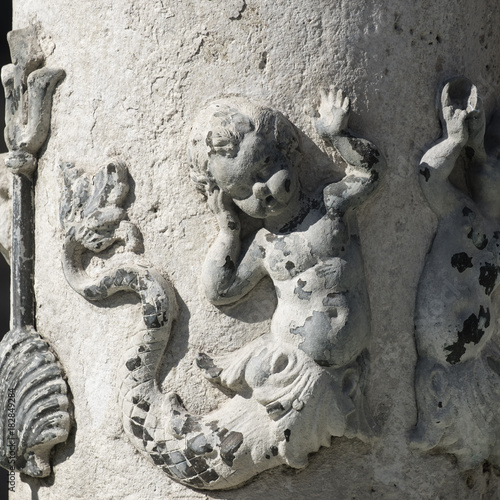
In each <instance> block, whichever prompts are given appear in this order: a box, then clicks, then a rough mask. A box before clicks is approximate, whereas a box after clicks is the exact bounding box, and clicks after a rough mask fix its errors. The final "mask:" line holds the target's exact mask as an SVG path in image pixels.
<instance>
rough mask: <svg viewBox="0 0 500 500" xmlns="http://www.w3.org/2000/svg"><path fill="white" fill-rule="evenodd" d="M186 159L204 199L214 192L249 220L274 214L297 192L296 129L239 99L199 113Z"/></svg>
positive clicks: (273, 113)
mask: <svg viewBox="0 0 500 500" xmlns="http://www.w3.org/2000/svg"><path fill="white" fill-rule="evenodd" d="M188 158H189V163H190V166H191V179H192V180H193V182H194V183H195V184H196V187H197V189H198V190H199V191H200V192H201V193H202V194H203V195H204V196H206V197H208V196H209V194H210V193H212V192H213V191H214V190H215V189H220V190H222V191H224V192H226V193H227V194H229V196H230V197H231V198H232V199H233V201H234V202H235V204H236V205H238V206H239V207H240V208H241V209H242V210H243V211H244V212H246V213H247V214H248V215H251V216H253V217H257V218H264V217H267V216H268V215H274V214H275V213H276V212H279V210H280V209H281V207H283V206H286V204H287V203H288V201H289V200H290V198H291V196H292V195H293V194H294V192H296V190H297V187H298V169H297V167H298V164H299V162H300V159H301V146H300V139H299V135H298V132H297V130H296V129H295V127H294V126H293V125H292V124H291V123H290V121H289V120H288V119H287V118H285V117H284V116H283V115H282V114H281V113H280V112H279V111H276V110H274V109H272V108H269V107H266V106H259V105H257V104H254V103H252V102H251V101H249V100H248V99H245V98H241V97H240V98H231V99H221V100H217V101H214V102H212V103H211V104H209V105H208V106H207V107H205V108H204V109H203V110H202V111H201V112H200V114H199V116H198V118H197V120H196V121H195V124H194V126H193V129H192V132H191V136H190V138H189V146H188Z"/></svg>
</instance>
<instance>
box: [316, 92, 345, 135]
mask: <svg viewBox="0 0 500 500" xmlns="http://www.w3.org/2000/svg"><path fill="white" fill-rule="evenodd" d="M320 96H321V102H320V105H319V108H318V113H319V118H317V119H316V123H315V125H316V130H317V131H318V134H319V135H320V136H321V137H323V138H328V137H331V136H335V135H338V134H340V133H341V132H342V131H344V130H345V129H346V128H347V122H348V120H349V112H350V108H351V103H350V100H349V98H348V97H347V96H346V95H345V94H344V92H343V91H342V90H341V89H335V88H334V87H330V89H329V91H328V92H325V91H324V90H321V91H320Z"/></svg>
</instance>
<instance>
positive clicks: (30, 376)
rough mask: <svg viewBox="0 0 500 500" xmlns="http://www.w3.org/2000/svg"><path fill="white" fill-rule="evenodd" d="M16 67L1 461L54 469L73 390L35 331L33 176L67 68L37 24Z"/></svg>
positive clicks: (16, 48) (1, 353)
mask: <svg viewBox="0 0 500 500" xmlns="http://www.w3.org/2000/svg"><path fill="white" fill-rule="evenodd" d="M7 39H8V42H9V46H10V51H11V57H12V64H9V65H7V66H4V67H3V68H2V83H3V86H4V89H5V96H6V106H5V122H6V128H5V140H6V143H7V146H8V148H9V153H8V154H7V157H6V159H5V165H6V166H7V168H8V169H9V170H10V171H11V172H12V174H13V175H12V255H11V325H10V327H11V328H10V331H9V332H8V333H7V334H6V336H5V337H4V339H3V340H2V342H1V343H0V465H1V466H2V467H5V468H6V469H8V470H10V471H13V470H18V471H21V472H23V473H25V474H28V475H30V476H33V477H44V476H47V475H49V474H50V472H51V468H50V463H49V462H50V453H51V450H52V448H53V447H54V446H55V445H56V444H57V443H61V442H64V441H66V439H67V437H68V433H69V430H70V426H71V417H70V414H69V400H68V387H67V384H66V381H65V380H64V378H63V373H62V368H61V366H60V364H59V362H58V360H57V357H56V356H55V354H54V353H53V352H52V350H51V348H50V346H49V345H48V343H47V342H46V341H45V340H43V339H42V338H41V336H40V335H39V334H38V333H37V332H36V330H35V300H34V289H33V276H34V257H35V235H34V229H35V228H34V181H33V173H34V171H35V169H36V166H37V154H38V152H39V150H40V148H41V147H42V145H43V144H44V142H45V141H46V139H47V136H48V133H49V128H50V115H51V108H52V96H53V93H54V91H55V88H56V85H57V84H58V82H59V81H61V80H62V79H63V78H64V75H65V74H64V71H63V70H61V69H51V68H46V67H44V62H45V60H44V56H43V53H42V51H41V49H40V46H39V44H38V41H37V36H36V30H35V28H34V27H29V28H26V29H21V30H16V31H11V32H10V33H9V34H8V35H7Z"/></svg>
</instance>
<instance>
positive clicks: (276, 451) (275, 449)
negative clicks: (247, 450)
mask: <svg viewBox="0 0 500 500" xmlns="http://www.w3.org/2000/svg"><path fill="white" fill-rule="evenodd" d="M271 453H272V454H273V457H276V456H278V447H277V446H271Z"/></svg>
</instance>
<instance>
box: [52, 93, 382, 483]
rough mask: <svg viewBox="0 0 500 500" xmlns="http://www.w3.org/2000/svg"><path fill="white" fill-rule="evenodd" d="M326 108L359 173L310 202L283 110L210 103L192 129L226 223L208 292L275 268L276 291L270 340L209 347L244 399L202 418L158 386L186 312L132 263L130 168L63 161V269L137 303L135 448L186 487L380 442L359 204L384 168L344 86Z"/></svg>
mask: <svg viewBox="0 0 500 500" xmlns="http://www.w3.org/2000/svg"><path fill="white" fill-rule="evenodd" d="M320 114H321V116H320V118H319V119H318V120H317V123H316V125H317V128H318V131H319V133H320V134H321V135H322V137H323V138H324V139H325V140H327V141H329V142H330V143H331V144H332V145H333V146H334V147H335V148H336V149H337V150H338V151H339V152H340V153H341V154H342V156H343V158H344V159H345V160H346V161H347V162H348V164H349V166H348V169H347V172H346V175H345V177H344V178H343V179H342V180H341V181H340V182H337V183H333V184H329V185H328V186H326V187H324V189H320V190H318V192H317V193H315V194H313V195H309V194H306V193H305V192H303V190H302V189H301V185H300V181H299V177H298V171H297V169H298V168H299V165H300V161H301V155H302V152H301V147H300V140H299V135H298V132H297V131H296V129H295V127H294V126H293V125H292V124H291V123H290V122H289V121H288V120H287V119H286V118H285V117H284V116H283V115H282V114H281V113H279V112H277V111H275V110H272V109H270V108H266V107H257V106H255V105H253V104H251V103H250V102H249V101H248V100H246V99H237V98H234V99H230V100H227V101H226V100H223V101H218V102H216V103H213V104H211V105H210V106H208V107H207V108H206V109H204V110H203V111H202V113H201V114H200V117H199V118H198V120H197V122H196V123H195V125H194V127H193V132H192V134H191V138H190V146H189V155H190V161H191V164H192V167H193V179H194V180H195V182H196V184H197V186H198V187H199V188H200V189H201V190H202V191H203V192H204V193H205V194H206V195H207V197H208V201H209V204H210V207H211V209H212V210H213V212H214V213H215V215H216V217H217V220H218V222H219V226H220V233H219V236H218V237H217V240H216V242H215V243H214V244H213V245H212V247H211V249H210V252H209V255H208V256H207V260H206V262H205V265H204V270H203V282H204V285H205V290H206V292H207V295H208V297H209V299H210V300H211V301H212V302H214V303H216V304H223V303H228V302H234V301H237V300H239V299H240V298H242V297H243V296H244V295H245V294H246V293H247V292H249V290H250V289H251V288H252V287H254V286H255V285H256V284H257V282H258V281H259V280H260V279H261V278H263V277H264V276H265V275H270V276H271V278H272V279H273V281H274V284H275V287H276V291H277V294H278V307H277V309H276V311H275V313H274V317H273V322H272V325H273V326H272V331H271V332H270V333H269V334H267V335H264V336H262V337H261V338H258V339H257V340H255V341H253V342H251V343H250V344H249V345H247V346H246V347H244V348H242V349H241V350H240V351H238V352H234V353H230V354H228V355H226V356H223V357H220V358H217V359H212V358H210V357H209V356H208V355H206V354H203V353H200V354H199V356H198V365H199V367H200V368H201V370H202V373H203V374H204V375H205V376H206V377H208V378H209V379H210V380H211V381H212V382H214V383H217V384H220V385H222V386H225V387H226V388H229V389H231V391H232V393H233V394H234V396H233V397H232V398H230V399H228V400H227V402H226V403H224V404H223V405H221V406H220V407H219V408H218V409H216V410H214V411H212V412H210V413H208V414H206V415H191V414H190V413H189V412H188V411H187V409H186V408H184V406H183V405H182V402H181V401H180V400H179V398H178V397H177V396H176V395H175V394H174V393H167V394H164V393H162V392H161V389H160V387H159V385H158V382H157V374H158V371H159V367H160V366H161V362H162V358H163V354H164V352H165V349H166V347H167V345H168V339H169V336H170V334H171V329H172V322H173V321H174V320H175V317H176V314H177V305H176V299H175V293H174V291H173V288H172V286H171V285H170V284H169V282H168V281H166V280H165V279H164V278H163V277H162V276H160V275H159V274H158V273H157V272H155V271H154V270H153V269H151V267H150V266H148V264H147V263H145V262H141V260H140V259H139V257H138V256H137V249H138V248H139V244H140V235H139V232H138V230H137V228H136V227H135V226H134V225H133V224H132V223H130V222H129V221H127V220H126V211H125V210H124V209H123V203H124V201H125V198H126V196H127V192H128V181H127V178H128V177H127V176H128V174H127V170H126V167H125V165H123V164H122V163H121V162H120V161H113V162H111V163H109V164H108V165H106V166H104V167H102V168H101V169H100V170H99V172H98V173H97V174H96V176H95V177H94V179H93V181H92V182H90V181H89V179H88V178H86V177H85V176H82V175H80V174H79V173H78V171H77V170H76V169H75V168H74V167H73V166H72V165H69V164H65V165H63V171H64V177H65V190H64V192H65V194H64V197H63V200H62V203H61V222H62V225H63V227H64V230H65V234H66V237H65V244H64V261H63V268H64V272H65V276H66V278H67V280H68V283H69V284H70V285H71V286H72V287H73V289H74V290H75V291H77V292H78V293H79V294H81V295H82V296H83V297H85V298H86V299H88V300H91V301H100V300H102V299H104V298H105V297H108V296H110V295H112V294H114V293H116V292H119V291H130V292H133V293H136V294H137V295H138V296H139V297H140V299H141V303H142V311H143V323H144V325H143V326H142V327H141V328H139V329H138V331H137V332H136V333H134V334H132V335H131V337H130V338H129V339H128V341H127V342H128V348H127V349H126V351H125V355H124V357H123V360H122V363H121V371H120V373H119V378H120V385H121V390H120V400H121V405H122V409H123V425H124V429H125V432H126V434H127V435H128V437H129V439H130V440H131V442H132V443H133V444H134V446H135V447H136V448H137V449H138V450H139V451H141V452H142V453H143V454H145V455H146V456H147V457H148V458H149V459H150V460H151V461H152V462H153V463H154V464H156V465H157V466H159V467H160V468H161V469H162V470H163V471H164V472H165V473H166V474H167V475H168V476H169V477H171V478H172V479H174V480H176V481H179V482H181V483H183V484H186V485H189V486H192V487H195V488H202V489H228V488H234V487H236V486H239V485H241V484H242V483H244V482H245V481H247V480H248V479H250V478H251V477H253V476H255V475H256V474H258V473H260V472H262V471H264V470H266V469H269V468H272V467H276V466H278V465H281V464H288V465H290V466H292V467H297V468H301V467H305V466H306V465H307V455H308V454H309V453H311V452H314V451H317V450H318V449H319V448H320V446H330V441H331V436H350V437H353V436H357V437H360V438H361V439H369V438H370V437H371V436H372V435H373V429H372V428H371V425H370V417H369V415H368V414H367V412H366V409H365V400H364V394H363V388H364V387H363V384H364V382H363V381H364V377H365V376H366V366H367V364H368V354H367V348H368V339H369V332H370V319H369V302H368V297H367V294H366V290H365V285H364V273H363V263H362V258H361V253H360V248H359V240H358V237H357V235H356V234H355V223H354V221H353V220H352V217H351V214H350V213H351V210H352V209H354V208H355V207H357V206H359V205H360V204H361V203H363V201H364V200H365V199H366V198H367V197H368V196H369V195H370V194H371V193H372V191H373V188H374V187H375V185H376V182H377V179H378V174H379V172H380V171H381V170H382V169H383V164H384V162H383V159H382V157H381V156H380V155H379V153H378V152H377V150H376V149H375V148H374V147H373V145H372V144H370V143H369V142H368V141H366V140H363V139H357V138H354V137H352V136H350V135H349V134H347V133H346V131H345V129H346V126H347V120H348V114H349V100H348V99H347V98H346V97H345V96H344V95H343V94H342V93H341V92H339V93H333V92H330V93H328V94H324V95H323V100H322V103H321V107H320ZM235 205H236V206H237V207H238V208H236V206H235ZM238 210H242V211H243V212H245V213H246V214H247V215H249V216H251V217H255V218H259V219H262V220H263V221H264V222H265V228H263V229H261V230H260V231H258V232H257V233H256V234H253V235H252V236H251V238H250V244H249V245H246V244H245V243H243V246H242V243H241V242H240V237H239V233H240V218H239V216H238V213H239V212H238ZM119 245H121V246H122V247H123V249H124V252H123V253H122V254H121V255H119V254H118V253H117V252H115V249H118V247H119ZM105 249H108V254H109V252H111V253H112V254H113V258H114V257H116V258H117V259H118V260H119V261H120V262H121V263H125V264H121V263H120V264H110V261H112V260H113V259H108V260H109V262H108V267H109V269H108V270H107V271H104V272H102V273H101V274H100V275H99V276H98V277H91V276H89V275H88V274H87V273H86V272H85V270H84V265H83V261H82V258H83V256H84V255H85V253H87V252H91V253H92V254H99V253H100V252H102V251H103V250H105ZM226 392H227V391H226Z"/></svg>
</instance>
